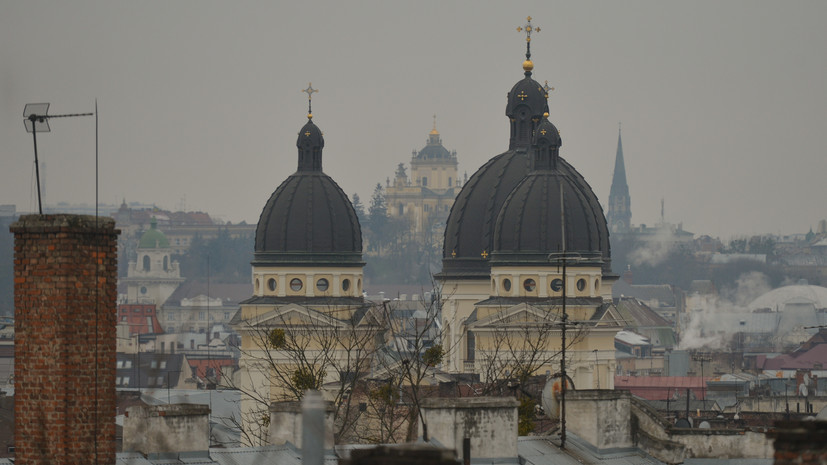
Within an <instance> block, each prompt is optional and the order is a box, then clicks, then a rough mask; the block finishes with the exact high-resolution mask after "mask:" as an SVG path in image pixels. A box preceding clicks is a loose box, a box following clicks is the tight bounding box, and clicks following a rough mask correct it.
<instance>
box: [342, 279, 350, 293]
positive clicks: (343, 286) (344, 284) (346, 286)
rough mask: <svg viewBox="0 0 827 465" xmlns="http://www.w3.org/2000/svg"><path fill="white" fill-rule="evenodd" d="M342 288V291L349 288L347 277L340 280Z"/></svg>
mask: <svg viewBox="0 0 827 465" xmlns="http://www.w3.org/2000/svg"><path fill="white" fill-rule="evenodd" d="M342 290H343V291H347V290H350V280H349V279H345V280H343V281H342Z"/></svg>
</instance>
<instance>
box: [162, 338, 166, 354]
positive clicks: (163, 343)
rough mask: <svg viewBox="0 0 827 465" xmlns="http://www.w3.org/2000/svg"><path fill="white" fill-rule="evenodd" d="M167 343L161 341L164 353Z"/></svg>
mask: <svg viewBox="0 0 827 465" xmlns="http://www.w3.org/2000/svg"><path fill="white" fill-rule="evenodd" d="M166 345H167V343H166V342H164V341H161V353H162V354H163V353H164V349H166Z"/></svg>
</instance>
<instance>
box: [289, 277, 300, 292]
mask: <svg viewBox="0 0 827 465" xmlns="http://www.w3.org/2000/svg"><path fill="white" fill-rule="evenodd" d="M290 289H292V290H293V291H294V292H298V291H300V290H302V280H301V279H299V278H293V279H291V280H290Z"/></svg>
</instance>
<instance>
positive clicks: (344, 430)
mask: <svg viewBox="0 0 827 465" xmlns="http://www.w3.org/2000/svg"><path fill="white" fill-rule="evenodd" d="M383 326H384V323H383V321H382V312H380V311H377V309H376V308H375V307H374V306H373V305H371V304H369V303H364V304H362V305H357V306H336V307H333V306H328V307H326V308H323V309H318V307H316V308H314V307H313V306H302V305H297V304H289V305H285V306H282V307H280V308H275V309H274V310H272V311H269V312H267V313H264V314H261V315H258V316H256V317H253V318H249V319H247V320H245V321H243V322H242V323H241V324H240V325H239V328H238V329H239V331H240V332H241V333H242V334H243V337H244V340H243V344H242V346H241V348H240V350H241V354H242V357H241V360H242V365H243V368H244V369H243V370H241V376H242V379H239V380H237V381H236V382H234V383H233V385H232V386H231V387H232V388H236V389H239V390H241V393H242V413H241V415H242V418H240V419H238V420H239V421H237V424H239V426H241V434H242V436H243V439H244V441H243V442H245V443H247V444H253V445H263V444H267V443H268V438H267V427H268V426H269V420H270V418H269V407H270V404H271V403H272V402H274V401H290V400H300V399H301V398H302V396H303V395H304V393H305V392H306V391H307V390H308V389H315V390H320V391H322V393H323V394H324V395H325V397H326V399H327V400H330V401H332V402H333V406H334V409H335V425H336V431H335V437H336V438H337V440H338V438H349V437H351V436H352V433H351V432H352V430H353V428H354V427H355V423H356V422H357V420H358V417H359V415H360V409H358V408H356V407H355V406H354V404H353V396H352V394H353V392H354V391H355V390H356V388H357V384H358V383H359V382H360V381H361V380H363V379H365V378H366V377H367V376H368V374H369V372H370V368H371V363H372V360H373V357H374V355H375V352H376V349H377V347H376V342H377V339H378V338H377V336H378V335H379V334H381V332H382V330H383ZM245 403H246V404H245Z"/></svg>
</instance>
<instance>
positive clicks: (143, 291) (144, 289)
mask: <svg viewBox="0 0 827 465" xmlns="http://www.w3.org/2000/svg"><path fill="white" fill-rule="evenodd" d="M141 294H146V286H141Z"/></svg>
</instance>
